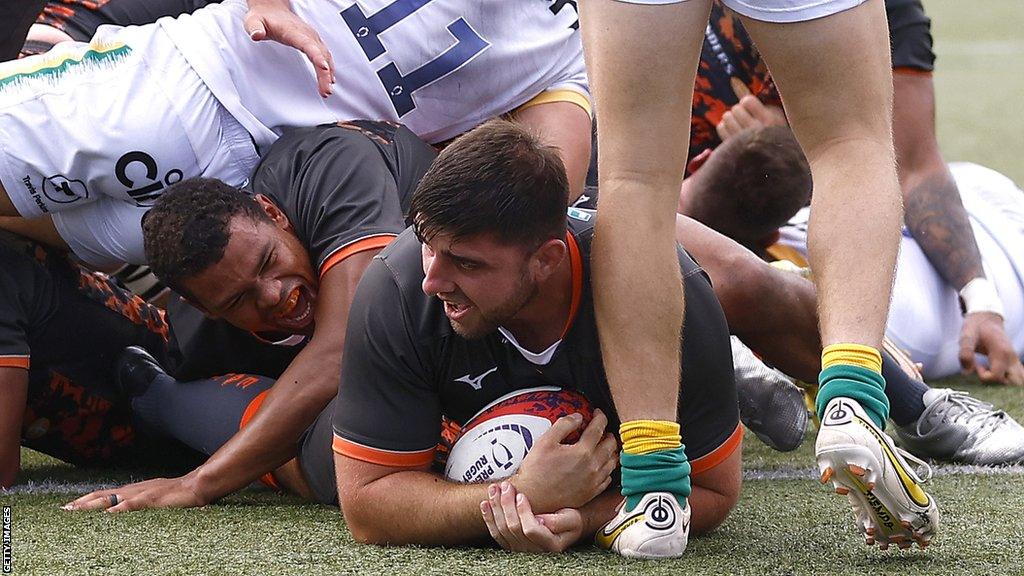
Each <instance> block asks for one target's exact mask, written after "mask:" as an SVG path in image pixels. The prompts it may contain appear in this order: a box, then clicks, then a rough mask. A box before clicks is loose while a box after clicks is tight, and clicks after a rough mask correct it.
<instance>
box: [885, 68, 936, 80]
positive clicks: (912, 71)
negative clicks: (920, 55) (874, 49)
mask: <svg viewBox="0 0 1024 576" xmlns="http://www.w3.org/2000/svg"><path fill="white" fill-rule="evenodd" d="M892 73H893V74H906V75H907V76H926V77H928V78H931V76H932V71H931V70H921V69H920V68H911V67H910V66H897V67H896V68H893V69H892Z"/></svg>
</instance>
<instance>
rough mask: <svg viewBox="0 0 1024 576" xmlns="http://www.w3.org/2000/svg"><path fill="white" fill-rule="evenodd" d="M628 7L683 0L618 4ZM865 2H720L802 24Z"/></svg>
mask: <svg viewBox="0 0 1024 576" xmlns="http://www.w3.org/2000/svg"><path fill="white" fill-rule="evenodd" d="M619 1H620V2H626V3H628V4H678V3H680V2H685V1H686V0H619ZM865 1H866V0H722V4H725V5H726V6H727V7H729V9H731V10H733V11H734V12H737V13H739V14H742V15H744V16H747V17H749V18H753V19H754V20H760V21H762V22H775V23H780V24H785V23H787V22H805V21H807V20H815V19H818V18H824V17H826V16H831V15H833V14H838V13H839V12H842V11H844V10H849V9H850V8H854V7H856V6H859V5H860V4H863V3H864V2H865Z"/></svg>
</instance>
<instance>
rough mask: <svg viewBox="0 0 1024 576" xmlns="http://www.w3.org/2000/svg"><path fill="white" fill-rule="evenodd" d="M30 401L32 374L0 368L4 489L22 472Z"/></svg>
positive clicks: (1, 478)
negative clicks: (23, 431) (23, 428)
mask: <svg viewBox="0 0 1024 576" xmlns="http://www.w3.org/2000/svg"><path fill="white" fill-rule="evenodd" d="M27 397H28V370H25V369H24V368H13V367H0V488H10V487H11V486H12V485H14V480H15V478H16V477H17V476H18V472H19V471H20V470H21V419H22V417H23V416H24V414H25V401H26V399H27Z"/></svg>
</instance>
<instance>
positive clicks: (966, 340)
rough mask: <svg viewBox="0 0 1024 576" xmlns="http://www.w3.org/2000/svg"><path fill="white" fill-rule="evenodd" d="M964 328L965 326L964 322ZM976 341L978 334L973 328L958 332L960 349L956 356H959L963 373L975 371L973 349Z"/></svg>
mask: <svg viewBox="0 0 1024 576" xmlns="http://www.w3.org/2000/svg"><path fill="white" fill-rule="evenodd" d="M964 328H967V325H966V324H965V325H964ZM977 343H978V336H977V333H976V332H974V331H973V330H968V331H966V332H961V333H960V351H959V353H958V356H959V358H960V368H961V370H963V373H964V374H970V373H972V372H974V371H975V364H976V362H975V360H974V349H975V346H977Z"/></svg>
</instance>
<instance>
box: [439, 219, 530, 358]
mask: <svg viewBox="0 0 1024 576" xmlns="http://www.w3.org/2000/svg"><path fill="white" fill-rule="evenodd" d="M531 257H532V256H531V254H529V253H527V251H526V250H524V249H523V248H521V247H518V246H508V245H505V244H501V243H499V242H496V241H494V240H493V239H492V238H491V237H489V236H474V237H472V238H468V239H465V238H462V239H459V240H457V241H454V242H453V241H452V239H451V237H450V236H445V235H442V234H438V235H437V236H435V237H434V238H432V239H431V241H430V243H429V244H423V272H424V274H425V277H424V279H423V292H425V293H426V294H427V295H428V296H437V297H438V298H440V299H441V300H442V301H443V302H444V313H445V315H446V316H448V321H449V322H451V325H452V328H454V329H455V332H456V333H458V334H459V335H460V336H462V337H463V338H467V339H473V338H480V337H483V336H486V335H487V334H490V333H492V332H494V331H495V330H496V329H497V328H498V326H502V325H505V324H507V323H508V322H509V320H512V319H513V318H515V317H516V314H518V313H519V312H520V311H521V310H522V309H523V308H524V307H525V306H526V305H527V304H529V303H530V302H531V301H532V300H533V298H534V297H535V296H536V295H537V291H538V288H537V285H538V284H537V281H536V280H535V279H534V278H533V275H532V274H531V272H530V265H529V263H530V259H531Z"/></svg>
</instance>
